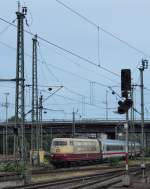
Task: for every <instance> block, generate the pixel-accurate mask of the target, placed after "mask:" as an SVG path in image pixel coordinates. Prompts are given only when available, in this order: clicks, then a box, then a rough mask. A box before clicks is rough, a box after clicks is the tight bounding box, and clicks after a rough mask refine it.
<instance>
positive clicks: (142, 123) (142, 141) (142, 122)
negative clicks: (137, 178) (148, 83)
mask: <svg viewBox="0 0 150 189" xmlns="http://www.w3.org/2000/svg"><path fill="white" fill-rule="evenodd" d="M143 71H144V68H143V67H142V68H140V83H141V84H140V86H141V146H142V154H141V169H142V177H143V178H145V158H144V156H145V152H144V85H143Z"/></svg>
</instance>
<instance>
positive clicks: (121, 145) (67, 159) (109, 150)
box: [50, 138, 140, 167]
mask: <svg viewBox="0 0 150 189" xmlns="http://www.w3.org/2000/svg"><path fill="white" fill-rule="evenodd" d="M131 145H132V144H131V143H129V155H130V154H131V150H132V149H131ZM125 147H126V143H125V141H121V140H110V139H81V138H54V139H53V140H52V143H51V149H50V152H51V162H52V164H53V165H55V166H57V167H58V166H59V167H61V166H69V165H71V164H83V163H88V164H89V163H94V162H95V163H96V162H101V161H102V160H104V159H106V158H110V157H119V158H123V157H125V156H126V151H125ZM139 154H140V144H139V143H134V154H132V155H134V156H135V155H139Z"/></svg>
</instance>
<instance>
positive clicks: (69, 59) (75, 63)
mask: <svg viewBox="0 0 150 189" xmlns="http://www.w3.org/2000/svg"><path fill="white" fill-rule="evenodd" d="M53 52H54V53H56V54H58V55H59V56H62V57H64V58H65V59H67V60H68V61H69V62H71V63H73V64H74V65H77V66H79V67H81V68H82V69H84V70H87V71H90V72H91V70H90V69H88V68H86V67H84V66H83V64H82V65H80V63H77V62H75V61H74V60H72V59H71V58H68V57H67V56H65V55H64V54H61V53H58V52H57V51H54V50H53ZM51 65H52V64H51ZM92 73H93V70H92ZM94 73H95V74H97V75H99V74H98V73H97V72H95V71H94ZM101 76H103V77H105V78H107V79H108V80H110V81H114V82H116V81H115V80H113V79H110V78H109V77H107V76H105V75H103V74H101Z"/></svg>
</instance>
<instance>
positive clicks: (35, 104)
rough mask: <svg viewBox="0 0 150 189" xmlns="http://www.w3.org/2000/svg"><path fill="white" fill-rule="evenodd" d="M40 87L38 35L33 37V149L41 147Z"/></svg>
mask: <svg viewBox="0 0 150 189" xmlns="http://www.w3.org/2000/svg"><path fill="white" fill-rule="evenodd" d="M38 127H39V125H38V87H37V35H35V37H34V38H33V39H32V127H31V149H32V150H35V149H36V150H38V149H39V139H38V137H39V128H38Z"/></svg>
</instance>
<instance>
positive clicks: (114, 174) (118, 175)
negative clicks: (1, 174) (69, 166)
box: [9, 166, 149, 189]
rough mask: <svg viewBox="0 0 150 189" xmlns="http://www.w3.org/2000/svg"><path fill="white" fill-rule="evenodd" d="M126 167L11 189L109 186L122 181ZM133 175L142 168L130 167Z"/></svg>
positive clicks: (74, 188) (84, 188) (93, 188)
mask: <svg viewBox="0 0 150 189" xmlns="http://www.w3.org/2000/svg"><path fill="white" fill-rule="evenodd" d="M148 168H149V167H148ZM124 173H125V171H124V169H119V170H113V171H107V172H105V173H102V172H101V173H96V174H90V175H86V176H80V177H71V178H65V179H59V180H55V181H46V182H39V183H32V184H30V185H25V186H18V187H12V188H11V187H9V189H14V188H16V189H17V188H22V189H42V188H45V189H59V188H61V189H98V188H103V187H104V188H109V187H110V186H111V185H114V184H117V183H119V182H121V181H122V176H123V175H124ZM130 174H131V175H136V176H137V175H139V174H141V170H140V169H139V168H137V166H136V167H132V168H130Z"/></svg>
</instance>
